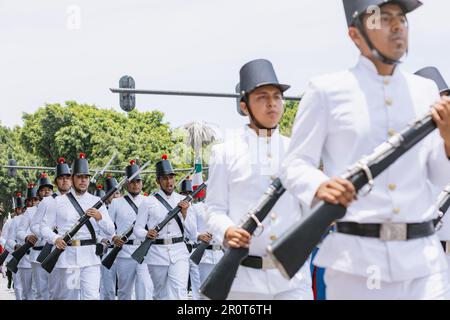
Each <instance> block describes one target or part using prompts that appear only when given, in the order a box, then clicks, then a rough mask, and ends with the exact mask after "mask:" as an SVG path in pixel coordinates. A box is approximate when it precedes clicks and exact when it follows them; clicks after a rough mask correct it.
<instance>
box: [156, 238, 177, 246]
mask: <svg viewBox="0 0 450 320" xmlns="http://www.w3.org/2000/svg"><path fill="white" fill-rule="evenodd" d="M183 241H184V238H183V237H179V238H169V239H156V240H155V242H153V244H166V245H167V244H174V243H179V242H183Z"/></svg>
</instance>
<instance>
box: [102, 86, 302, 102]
mask: <svg viewBox="0 0 450 320" xmlns="http://www.w3.org/2000/svg"><path fill="white" fill-rule="evenodd" d="M109 90H111V92H113V93H121V94H124V93H133V94H154V95H166V96H189V97H213V98H234V99H238V98H240V97H241V96H240V95H239V94H237V93H217V92H195V91H167V90H142V89H127V88H110V89H109ZM284 99H285V100H290V101H300V100H301V99H302V97H301V96H300V97H292V96H289V97H284Z"/></svg>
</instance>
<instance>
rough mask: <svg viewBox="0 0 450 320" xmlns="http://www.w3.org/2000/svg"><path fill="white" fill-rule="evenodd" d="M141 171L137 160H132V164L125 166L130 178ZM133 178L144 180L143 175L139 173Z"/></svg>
mask: <svg viewBox="0 0 450 320" xmlns="http://www.w3.org/2000/svg"><path fill="white" fill-rule="evenodd" d="M138 171H139V166H138V165H137V164H136V160H131V161H130V165H128V166H127V167H126V168H125V172H126V174H127V177H128V178H130V177H131V176H132V175H133V174H135V173H136V172H138ZM133 180H142V178H141V175H140V174H138V175H137V176H136V177H134V179H133Z"/></svg>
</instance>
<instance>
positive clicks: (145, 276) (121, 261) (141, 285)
mask: <svg viewBox="0 0 450 320" xmlns="http://www.w3.org/2000/svg"><path fill="white" fill-rule="evenodd" d="M115 264H116V265H117V279H118V284H119V290H118V292H117V296H118V298H119V300H131V297H132V293H133V287H134V288H135V295H136V300H152V299H153V282H152V279H151V278H150V274H149V272H148V267H147V265H146V264H145V263H144V264H139V263H137V262H136V261H135V260H134V259H132V258H117V260H116V263H115Z"/></svg>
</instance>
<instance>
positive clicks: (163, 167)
mask: <svg viewBox="0 0 450 320" xmlns="http://www.w3.org/2000/svg"><path fill="white" fill-rule="evenodd" d="M161 158H162V160H160V161H158V162H157V163H156V177H157V178H159V177H162V176H174V175H175V171H173V168H172V164H171V163H170V161H169V160H167V155H166V154H163V155H162V157H161Z"/></svg>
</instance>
